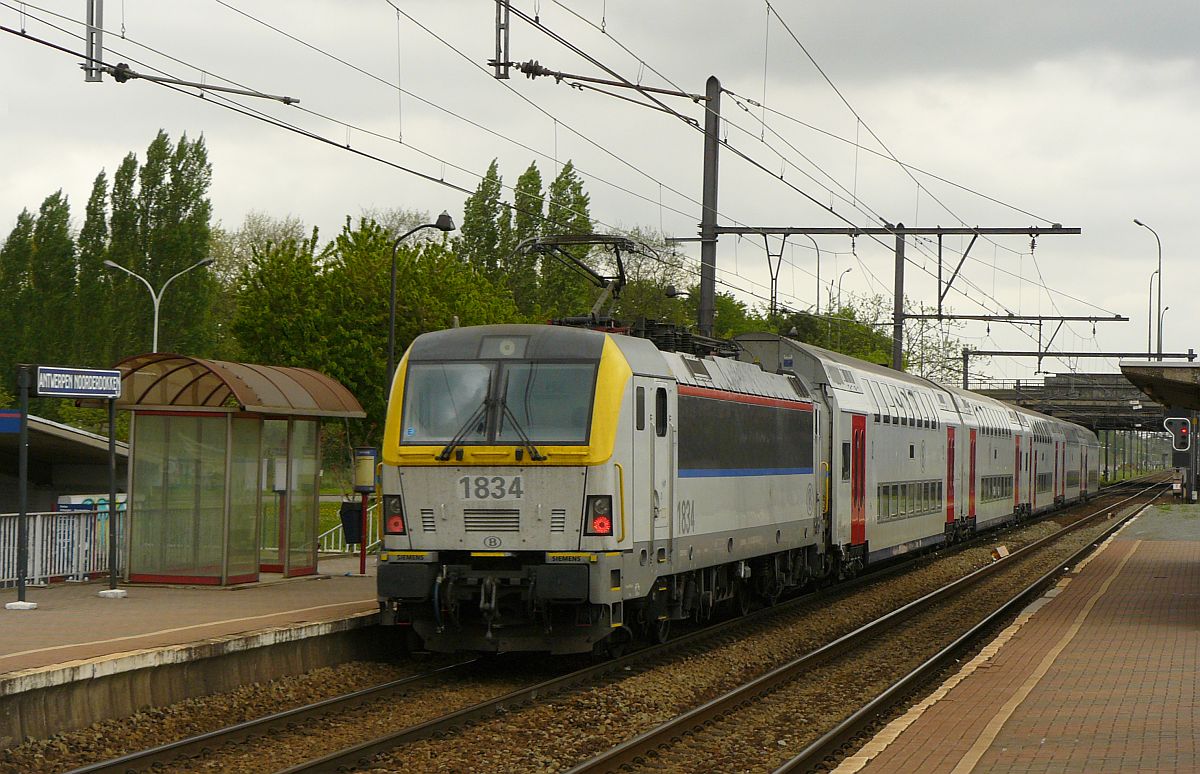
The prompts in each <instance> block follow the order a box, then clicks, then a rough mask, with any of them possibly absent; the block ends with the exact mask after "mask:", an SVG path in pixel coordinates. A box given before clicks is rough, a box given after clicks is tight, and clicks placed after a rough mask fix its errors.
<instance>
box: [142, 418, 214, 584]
mask: <svg viewBox="0 0 1200 774" xmlns="http://www.w3.org/2000/svg"><path fill="white" fill-rule="evenodd" d="M228 421H229V419H228V417H227V416H225V415H217V416H178V415H175V416H167V415H154V414H142V415H140V416H138V417H137V419H136V420H135V422H134V457H135V459H134V473H133V497H132V500H133V505H132V514H133V515H132V529H131V532H130V568H129V569H130V577H131V578H133V579H134V580H138V579H142V580H194V581H198V582H217V583H219V582H220V580H221V575H222V556H223V551H224V537H225V452H226V448H225V447H226V435H227V428H228Z"/></svg>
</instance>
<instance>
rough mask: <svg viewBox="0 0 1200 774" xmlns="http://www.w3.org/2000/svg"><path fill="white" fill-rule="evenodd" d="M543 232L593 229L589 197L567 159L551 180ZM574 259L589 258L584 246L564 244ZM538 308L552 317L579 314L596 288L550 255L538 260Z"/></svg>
mask: <svg viewBox="0 0 1200 774" xmlns="http://www.w3.org/2000/svg"><path fill="white" fill-rule="evenodd" d="M547 199H548V201H547V203H546V222H545V225H544V228H543V233H545V234H558V235H577V234H590V233H592V218H591V215H590V213H589V209H588V207H589V203H590V197H589V196H588V194H587V193H585V192H584V190H583V181H582V180H580V179H579V175H578V174H577V173H576V172H575V165H574V164H572V163H571V162H570V161H568V162H567V163H566V164H564V165H563V168H562V169H561V170H560V171H559V173H558V175H557V176H556V177H555V178H554V180H553V181H552V182H551V183H550V190H549V192H548V195H547ZM567 252H568V253H570V254H571V255H572V256H574V257H575V259H576V260H578V261H580V262H582V263H585V264H587V263H588V261H589V260H591V255H590V250H589V249H588V248H587V247H582V246H581V247H571V248H567ZM540 269H541V271H540V274H541V283H540V285H541V287H540V291H541V292H540V295H541V308H542V310H543V311H544V312H545V313H546V314H549V315H551V316H554V317H564V316H568V315H577V314H582V313H584V312H586V311H588V310H589V309H590V308H591V306H592V304H593V303H594V300H595V296H596V294H597V293H598V292H599V291H598V289H596V288H595V287H594V286H593V285H592V284H591V283H589V282H588V281H587V280H586V279H584V278H583V277H581V276H580V275H579V273H578V272H577V271H575V270H574V269H573V268H572V267H571V266H568V265H567V264H566V263H565V262H563V261H562V260H559V259H555V258H552V257H545V258H543V259H542V261H541V267H540Z"/></svg>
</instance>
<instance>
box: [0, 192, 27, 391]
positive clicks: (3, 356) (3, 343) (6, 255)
mask: <svg viewBox="0 0 1200 774" xmlns="http://www.w3.org/2000/svg"><path fill="white" fill-rule="evenodd" d="M33 227H34V217H33V214H32V213H30V212H29V210H21V214H20V215H18V216H17V222H16V225H14V226H13V229H12V231H10V232H9V234H8V237H7V238H6V239H5V240H4V244H3V246H0V287H3V288H4V294H3V302H2V304H0V384H7V385H8V387H9V389H10V391H11V390H15V388H16V370H15V368H14V367H15V366H16V364H17V363H25V362H29V361H30V360H32V358H31V356H30V355H31V349H30V344H31V342H30V331H31V330H32V326H31V325H30V322H29V307H28V303H29V299H30V293H31V290H30V286H29V267H30V263H31V262H32V260H33Z"/></svg>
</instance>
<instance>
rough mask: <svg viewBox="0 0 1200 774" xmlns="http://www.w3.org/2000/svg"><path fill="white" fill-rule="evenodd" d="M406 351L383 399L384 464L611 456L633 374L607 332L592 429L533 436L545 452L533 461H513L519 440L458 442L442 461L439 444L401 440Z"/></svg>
mask: <svg viewBox="0 0 1200 774" xmlns="http://www.w3.org/2000/svg"><path fill="white" fill-rule="evenodd" d="M407 369H408V353H407V352H405V353H404V357H403V358H402V359H401V360H400V366H399V368H397V369H396V379H395V381H394V382H393V383H392V392H391V396H390V398H389V400H388V412H387V424H386V425H385V426H384V430H383V461H384V462H385V463H387V464H388V465H401V466H418V465H518V464H519V465H525V466H541V465H598V464H600V463H602V462H606V461H607V460H608V459H609V458H610V457H612V453H613V446H614V444H615V443H616V438H617V422H618V421H619V420H620V414H621V402H622V400H623V399H624V396H625V390H626V387H627V386H628V384H629V379H630V377H632V375H633V371H632V369H630V367H629V363H628V362H627V361H626V360H625V356H624V355H623V354H621V350H620V348H619V347H617V345H616V343H615V342H613V340H612V336H610V335H606V336H605V337H604V348H603V350H602V352H601V354H600V369H599V372H598V373H597V374H596V396H595V400H594V401H593V404H592V426H591V434H590V435H589V436H588V444H587V445H586V446H544V445H542V444H538V443H536V442H535V444H534V445H535V446H537V449H538V451H540V452H541V453H542V454H544V455H546V457H547V459H546V460H545V461H543V462H533V461H532V460H530V459H529V456H528V454H524V451H522V453H523V454H524V458H523V459H522V460H521V461H520V462H518V461H517V458H516V453H517V450H518V449H521V448H522V447H520V446H511V445H510V446H459V447H458V449H459V450H461V451H462V454H463V457H462V460H461V461H460V460H458V459H452V460H448V461H446V462H441V461H439V460H438V459H436V457H437V455H438V454H439V453H440V452H441V451H442V449H443V448H444V444H439V445H437V446H402V445H401V444H400V428H401V426H402V421H401V420H402V417H401V416H400V413H401V409H402V407H403V406H404V378H405V375H406V374H407V372H408V370H407Z"/></svg>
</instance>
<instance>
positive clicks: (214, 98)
mask: <svg viewBox="0 0 1200 774" xmlns="http://www.w3.org/2000/svg"><path fill="white" fill-rule="evenodd" d="M0 6H3V7H9V8H12V6H11V5H10V4H9V3H8V2H4V1H3V0H0ZM29 18H30V19H34V20H36V21H38V22H40V23H42V24H45V25H47V26H49V27H51V28H53V29H56V30H58V31H59V32H63V33H64V34H67V35H70V36H73V37H77V38H78V37H80V36H79V35H76V34H75V33H72V32H70V31H69V30H66V29H64V28H62V27H59V26H57V25H55V24H53V23H51V22H48V21H46V20H44V19H39V18H37V17H35V16H32V15H30V16H29ZM0 31H3V32H8V33H11V34H14V35H17V36H20V37H22V38H24V39H26V40H28V41H30V42H34V43H37V44H40V45H43V46H46V47H49V48H52V49H55V50H57V51H60V52H62V53H66V54H70V55H72V56H75V57H78V58H86V57H85V56H84V55H83V54H82V53H81V52H79V51H74V50H72V49H69V48H67V47H65V46H60V45H58V44H55V43H53V42H51V41H47V40H45V39H42V38H38V37H36V36H33V35H30V34H28V33H27V32H21V31H18V30H14V29H11V28H9V27H6V26H0ZM114 53H119V52H114ZM130 59H131V61H135V62H137V60H136V59H133V58H131V57H130ZM137 63H138V64H139V65H142V66H148V67H150V65H146V64H145V63H141V62H137ZM101 64H102V65H104V66H106V67H112V65H109V64H107V63H103V62H102V63H101ZM184 64H185V66H191V65H186V63H184ZM151 69H155V70H156V71H157V72H164V71H162V70H159V69H158V68H153V67H151ZM164 74H166V73H164ZM153 83H155V84H156V85H159V86H162V87H164V88H168V89H170V90H171V91H174V92H177V93H180V94H184V95H188V96H193V97H196V98H199V99H204V100H205V101H206V102H207V103H209V104H213V105H216V106H218V107H222V108H225V109H227V110H231V111H233V112H235V113H239V114H241V115H243V116H245V117H248V118H251V119H254V120H258V121H262V122H264V123H267V124H269V125H271V126H274V127H276V128H280V129H284V130H285V131H289V132H293V133H296V134H298V135H300V136H303V137H306V138H308V139H311V140H315V141H318V142H321V143H324V144H327V145H330V146H332V147H335V148H338V149H340V150H343V151H346V152H349V153H352V154H354V155H357V156H360V157H363V158H366V159H368V160H371V161H375V162H377V163H382V164H385V165H387V166H389V167H392V168H394V169H397V170H399V171H402V172H406V173H409V174H412V175H415V176H417V177H420V178H423V179H425V180H427V181H429V182H433V183H436V184H439V185H442V186H445V187H448V188H451V189H452V190H455V191H458V192H460V193H465V194H468V195H470V194H472V193H474V191H473V190H471V189H469V188H466V187H464V186H460V185H457V184H455V183H453V182H451V181H448V180H445V179H441V178H437V177H434V176H432V175H428V174H426V173H423V172H420V171H418V170H414V169H412V168H410V167H406V166H404V165H402V164H399V163H397V162H394V161H391V160H389V159H386V158H383V157H381V156H378V155H376V154H373V153H370V152H368V151H365V150H362V149H358V148H354V147H352V146H350V145H348V144H346V143H343V142H341V141H339V140H335V139H332V138H329V137H326V136H323V135H320V134H318V133H316V132H314V131H311V130H308V129H305V128H303V127H299V126H296V125H294V124H291V123H288V122H286V121H284V120H282V119H279V118H277V117H275V116H271V115H268V114H266V113H264V112H262V111H260V110H257V109H255V108H251V107H248V106H246V105H243V104H241V103H239V102H237V101H236V100H232V99H230V98H227V97H223V96H220V95H206V94H205V93H204V92H203V91H199V92H192V91H189V90H187V89H186V88H182V87H178V86H175V85H173V84H167V83H161V82H153ZM338 123H342V122H338ZM389 139H390V138H389ZM406 147H409V146H407V145H406ZM502 204H503V205H504V206H505V207H508V208H510V209H517V208H516V207H515V206H514V205H512V204H509V203H507V202H502ZM595 222H597V223H598V224H600V225H604V226H607V227H608V228H611V229H612V230H613V231H614V233H620V230H619V229H617V227H615V226H612V225H610V224H605V223H604V222H603V221H599V220H596V221H595ZM650 257H651V259H652V260H655V261H656V262H659V263H666V262H665V261H664V259H662V258H661V257H659V256H656V255H651V256H650ZM681 268H682V270H684V271H685V272H687V273H689V274H691V275H693V276H699V269H698V268H688V267H681ZM724 273H726V274H729V273H730V272H728V271H725V272H724ZM737 276H738V277H739V279H742V280H746V281H750V282H754V281H753V280H749V279H748V278H746V277H743V276H741V275H737ZM718 282H719V283H720V284H721V285H722V286H724V287H727V288H729V289H730V290H733V291H736V292H738V293H741V294H743V295H746V296H750V297H753V298H756V299H758V300H760V301H764V302H765V301H767V297H766V296H764V295H762V294H760V293H756V292H754V291H753V290H749V289H747V288H745V287H742V286H739V285H737V284H735V283H733V282H730V281H729V280H727V279H718ZM756 284H759V283H756Z"/></svg>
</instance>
